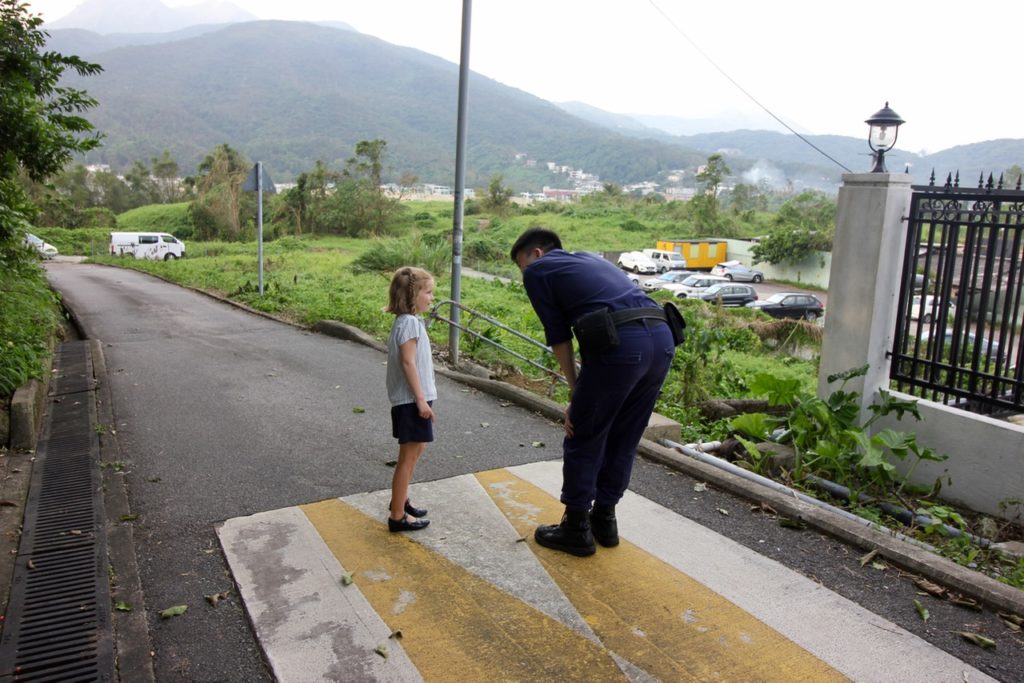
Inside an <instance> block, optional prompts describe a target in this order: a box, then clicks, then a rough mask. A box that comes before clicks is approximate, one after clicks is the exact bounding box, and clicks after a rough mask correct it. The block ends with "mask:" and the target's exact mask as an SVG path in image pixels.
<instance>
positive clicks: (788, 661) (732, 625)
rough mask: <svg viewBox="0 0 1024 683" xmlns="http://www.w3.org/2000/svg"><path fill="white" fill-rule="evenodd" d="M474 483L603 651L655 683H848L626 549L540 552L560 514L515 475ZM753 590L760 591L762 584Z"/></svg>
mask: <svg viewBox="0 0 1024 683" xmlns="http://www.w3.org/2000/svg"><path fill="white" fill-rule="evenodd" d="M476 477H477V479H478V480H479V481H480V483H481V484H482V485H483V487H484V489H485V490H487V491H488V493H489V494H490V495H491V497H492V499H493V500H494V501H495V504H497V506H498V507H499V508H500V509H501V510H502V512H503V513H504V514H505V516H506V517H507V518H508V520H509V521H510V522H511V523H512V525H513V526H514V527H515V528H516V530H517V531H518V532H519V533H520V534H522V535H523V536H524V537H526V538H527V539H528V543H529V544H530V547H531V548H532V549H533V551H534V553H535V554H536V556H537V557H538V558H539V559H540V561H541V563H542V564H543V566H544V568H545V569H547V571H548V573H549V574H550V575H551V576H552V578H554V580H555V582H556V583H557V584H558V586H559V588H561V590H562V592H563V593H564V594H565V595H566V597H567V598H568V599H569V601H570V602H571V603H572V604H573V605H574V606H575V607H576V609H577V611H578V612H579V613H580V614H581V615H582V616H583V618H584V619H585V620H586V622H587V624H589V625H590V627H591V628H592V629H593V631H594V632H595V633H596V634H597V636H598V637H599V638H600V639H601V641H602V642H603V643H604V644H605V646H606V647H607V648H608V649H609V650H611V651H613V652H615V653H616V654H617V655H619V656H620V657H623V658H625V659H626V660H627V661H629V662H631V663H632V664H633V665H635V666H637V667H639V668H640V669H642V670H644V671H646V672H647V673H648V674H650V675H652V676H654V677H656V678H657V679H660V680H662V681H680V680H696V681H709V680H727V681H815V682H820V681H842V680H846V679H845V677H843V676H842V675H841V674H840V673H839V672H837V671H835V670H834V669H832V668H831V667H829V666H828V665H827V664H825V663H824V662H822V661H821V660H819V659H817V658H816V657H814V656H813V655H811V654H810V653H809V652H807V651H806V650H804V649H803V648H801V647H799V646H798V645H796V644H795V643H793V642H792V641H790V640H788V639H787V638H785V637H784V636H782V635H781V634H780V633H778V632H777V631H775V630H774V629H772V628H770V627H768V626H766V625H765V624H763V623H762V622H761V621H759V620H758V619H756V618H755V617H753V616H752V615H750V614H748V613H747V612H745V611H743V610H742V609H740V608H739V607H737V606H736V605H734V604H733V603H731V602H729V601H728V600H726V599H725V598H723V597H722V596H720V595H718V594H717V593H715V592H713V591H711V590H710V589H708V588H706V587H704V586H703V585H702V584H700V583H698V582H697V581H695V580H693V579H692V578H690V577H689V576H687V575H686V574H684V573H683V572H681V571H679V570H677V569H675V568H674V567H672V566H670V565H668V564H666V563H664V562H662V561H661V560H659V559H658V558H656V557H654V556H652V555H650V554H649V553H647V552H646V551H644V550H641V549H640V548H638V547H636V546H635V545H633V544H631V543H629V542H628V541H626V540H625V539H623V540H622V542H621V543H620V544H619V546H617V547H615V548H601V547H598V550H597V554H596V555H593V556H591V557H585V558H578V557H573V556H571V555H567V554H566V553H562V552H558V551H554V550H550V549H547V548H543V547H541V546H538V545H537V544H536V542H535V541H534V540H533V532H534V529H535V528H536V527H537V525H538V524H540V523H544V524H550V523H554V522H557V521H558V520H559V518H560V517H561V514H562V509H563V508H562V506H561V504H560V503H559V502H558V501H557V500H555V499H554V498H552V497H551V496H550V495H548V494H547V493H546V492H544V491H542V490H541V489H539V488H537V487H535V486H534V485H532V484H530V483H529V482H526V481H524V480H522V479H520V478H518V477H516V476H515V475H513V474H512V473H510V472H508V471H507V470H492V471H489V472H481V473H478V474H477V475H476ZM620 514H621V513H620ZM679 542H680V543H685V542H686V539H685V538H680V539H679ZM750 580H751V581H757V576H751V577H750ZM594 680H599V679H597V678H595V679H594Z"/></svg>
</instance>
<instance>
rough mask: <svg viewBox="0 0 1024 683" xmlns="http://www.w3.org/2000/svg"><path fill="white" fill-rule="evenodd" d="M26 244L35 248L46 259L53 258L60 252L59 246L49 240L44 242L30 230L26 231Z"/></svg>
mask: <svg viewBox="0 0 1024 683" xmlns="http://www.w3.org/2000/svg"><path fill="white" fill-rule="evenodd" d="M25 244H26V245H28V246H30V247H32V248H33V249H35V250H36V253H38V254H39V255H40V256H41V257H43V258H45V259H51V258H53V257H54V256H57V254H58V251H57V247H55V246H53V245H52V244H50V243H49V242H44V241H43V240H41V239H39V238H38V237H36V236H35V235H33V234H32V233H30V232H28V233H25Z"/></svg>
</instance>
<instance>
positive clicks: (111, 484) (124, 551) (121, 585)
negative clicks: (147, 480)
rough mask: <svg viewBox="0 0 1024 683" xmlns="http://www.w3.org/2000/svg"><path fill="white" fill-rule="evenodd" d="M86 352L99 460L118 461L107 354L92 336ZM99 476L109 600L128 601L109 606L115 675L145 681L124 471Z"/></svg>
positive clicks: (143, 631) (147, 665)
mask: <svg viewBox="0 0 1024 683" xmlns="http://www.w3.org/2000/svg"><path fill="white" fill-rule="evenodd" d="M89 351H90V354H89V355H90V357H91V358H92V367H93V378H94V379H95V380H96V390H95V394H96V419H97V421H98V422H99V424H101V425H103V426H104V427H106V429H105V430H104V431H103V432H102V433H101V434H100V463H101V464H102V465H112V464H113V463H115V462H120V461H121V449H120V448H119V446H118V443H117V436H116V429H114V427H115V423H114V415H113V409H112V403H111V396H110V382H109V381H108V379H107V362H106V356H104V355H103V345H102V343H101V342H100V341H99V340H97V339H90V340H89ZM100 476H101V477H102V479H103V507H104V513H105V517H106V532H107V561H108V562H109V563H110V567H111V570H112V577H111V585H110V593H111V595H110V598H111V600H112V602H113V603H114V604H116V603H118V602H125V603H127V604H128V605H130V606H131V609H130V610H128V611H120V610H113V609H112V611H113V619H112V623H113V625H114V644H115V651H116V653H117V670H118V674H119V679H120V680H122V681H139V682H140V683H150V682H151V681H155V680H156V678H155V674H154V672H153V657H152V655H151V654H150V653H151V651H152V649H153V647H152V643H151V641H150V637H149V624H148V619H147V617H146V599H145V594H144V593H143V591H142V579H141V578H140V577H139V566H138V562H137V560H136V557H135V539H134V536H133V529H132V523H131V522H130V521H122V520H127V519H129V518H128V515H129V514H130V508H129V505H128V490H127V487H126V484H125V475H124V471H123V470H122V468H118V467H109V466H108V467H102V469H101V471H100ZM111 608H113V604H112V605H111Z"/></svg>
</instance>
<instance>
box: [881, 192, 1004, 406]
mask: <svg viewBox="0 0 1024 683" xmlns="http://www.w3.org/2000/svg"><path fill="white" fill-rule="evenodd" d="M907 230H908V233H907V242H906V251H905V254H904V258H903V274H902V278H901V284H900V293H899V300H898V301H899V304H898V311H897V319H896V333H895V338H894V342H893V352H892V366H891V374H890V377H891V379H892V381H893V386H894V387H895V388H896V389H898V390H900V391H903V392H906V393H910V394H913V395H915V396H919V397H922V398H926V399H929V400H932V401H937V402H939V403H944V404H947V405H953V406H956V407H959V408H963V409H965V410H970V411H972V412H977V413H985V414H994V413H1008V412H1009V413H1020V412H1024V363H1022V362H1021V361H1022V359H1024V353H1022V349H1024V344H1022V339H1021V336H1022V335H1021V332H1022V321H1024V299H1022V296H1024V272H1022V271H1024V253H1022V251H1024V191H1021V179H1020V178H1017V179H1016V181H1015V187H1014V188H1005V187H1003V179H1002V178H1000V179H999V181H998V182H993V179H992V177H991V176H989V179H988V182H987V183H985V182H984V180H983V179H980V180H979V182H978V187H977V188H976V189H967V188H962V187H960V186H959V176H958V177H957V178H956V179H955V180H954V179H953V178H951V177H949V178H947V180H946V184H945V185H944V186H936V185H935V178H934V175H933V176H932V181H931V184H929V185H915V186H914V187H913V195H912V198H911V203H910V216H909V217H908V222H907Z"/></svg>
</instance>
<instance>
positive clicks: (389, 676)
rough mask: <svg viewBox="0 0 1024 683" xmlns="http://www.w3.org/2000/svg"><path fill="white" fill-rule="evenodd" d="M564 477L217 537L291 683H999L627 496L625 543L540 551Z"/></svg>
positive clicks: (456, 487)
mask: <svg viewBox="0 0 1024 683" xmlns="http://www.w3.org/2000/svg"><path fill="white" fill-rule="evenodd" d="M560 485H561V465H560V463H559V462H557V461H554V462H552V461H549V462H540V463H534V464H528V465H520V466H515V467H509V468H504V469H498V470H491V471H485V472H478V473H476V474H474V475H462V476H458V477H454V478H451V479H445V480H439V481H433V482H427V483H420V484H414V485H413V487H412V496H411V498H412V500H413V501H414V502H415V503H416V505H418V506H422V507H427V508H429V510H430V514H429V518H430V519H431V520H432V523H431V525H430V527H429V528H428V529H426V530H424V531H420V532H414V533H408V532H407V533H402V534H390V533H388V532H387V529H386V525H385V522H384V518H385V511H386V508H387V502H388V499H389V495H390V493H389V491H387V490H384V491H375V492H369V493H364V494H358V495H353V496H347V497H343V498H335V499H328V500H324V501H321V502H316V503H312V504H308V505H301V506H295V507H287V508H283V509H279V510H272V511H268V512H261V513H259V514H255V515H252V516H248V517H240V518H234V519H230V520H227V521H226V522H224V523H223V524H222V525H220V526H219V528H218V536H219V538H220V541H221V544H222V547H223V549H224V552H225V555H226V557H227V559H228V562H229V564H230V567H231V571H232V573H233V575H234V578H235V580H236V582H237V584H238V587H239V590H240V593H241V596H242V598H243V600H244V603H245V607H246V610H247V611H248V613H249V616H250V618H251V622H252V624H253V628H254V630H255V633H256V636H257V639H258V640H259V642H260V645H261V647H262V648H263V650H264V652H265V655H266V658H267V660H268V661H269V663H270V665H271V667H272V669H273V673H274V675H275V676H276V677H277V679H278V680H280V681H295V682H299V681H313V680H318V681H319V680H377V681H419V680H486V679H492V678H499V679H502V680H530V681H539V680H561V681H612V680H624V681H651V680H663V681H670V680H671V681H681V680H693V681H707V680H758V681H773V680H774V681H827V680H846V679H852V680H859V681H883V680H898V681H967V680H969V681H973V682H977V681H989V680H995V679H992V678H990V677H988V676H987V675H985V674H984V673H982V672H980V671H978V670H976V669H974V668H973V667H971V666H968V665H966V664H965V663H964V662H962V661H960V660H959V659H957V658H955V657H953V656H951V655H949V654H947V653H945V652H943V651H942V650H940V649H938V648H935V647H933V646H932V645H930V644H928V643H927V642H925V641H923V640H921V639H920V638H918V637H917V636H915V635H913V634H911V633H909V632H907V631H905V630H904V629H902V628H900V627H898V626H896V625H895V624H893V623H891V622H889V621H887V620H886V619H884V618H882V617H879V616H878V615H876V614H873V613H871V612H869V611H867V610H865V609H863V608H861V607H860V606H858V605H857V604H855V603H853V602H851V601H849V600H847V599H846V598H843V597H841V596H840V595H838V594H836V593H834V592H832V591H830V590H828V589H826V588H824V587H822V586H821V585H820V584H818V583H816V582H814V581H812V580H810V579H808V578H807V577H805V576H802V575H800V574H798V573H796V572H794V571H791V570H789V569H787V568H786V567H784V566H782V565H781V564H778V563H777V562H775V561H773V560H771V559H768V558H765V557H764V556H762V555H759V554H757V553H756V552H753V551H752V550H750V549H748V548H746V547H744V546H742V545H739V544H737V543H735V542H733V541H731V540H729V539H727V538H725V537H723V536H721V535H719V534H717V533H714V532H711V531H709V530H708V529H706V528H704V527H702V526H700V525H698V524H696V523H694V522H692V521H689V520H688V519H686V518H684V517H682V516H680V515H677V514H675V513H673V512H672V511H670V510H668V509H666V508H664V507H662V506H660V505H657V504H655V503H653V502H652V501H650V500H648V499H645V498H643V497H641V496H639V495H636V494H634V493H632V492H628V493H627V495H626V498H625V499H624V500H623V501H622V503H621V504H620V506H619V524H620V534H621V537H622V543H621V544H620V545H619V546H618V547H616V548H611V549H607V548H600V547H599V548H598V552H597V554H596V555H595V556H592V557H589V558H576V557H572V556H569V555H566V554H564V553H559V552H555V551H551V550H548V549H546V548H542V547H540V546H538V545H537V544H536V543H535V542H534V540H533V529H534V528H535V527H536V526H537V524H539V523H548V522H551V521H554V520H557V519H558V517H559V515H560V514H561V510H562V507H561V505H560V504H559V502H558V491H559V488H560Z"/></svg>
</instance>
